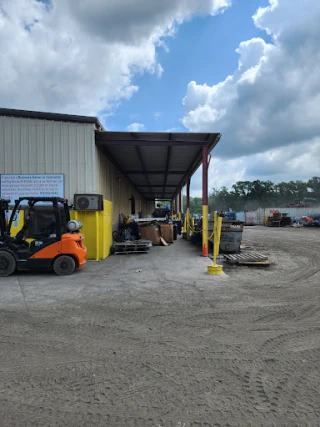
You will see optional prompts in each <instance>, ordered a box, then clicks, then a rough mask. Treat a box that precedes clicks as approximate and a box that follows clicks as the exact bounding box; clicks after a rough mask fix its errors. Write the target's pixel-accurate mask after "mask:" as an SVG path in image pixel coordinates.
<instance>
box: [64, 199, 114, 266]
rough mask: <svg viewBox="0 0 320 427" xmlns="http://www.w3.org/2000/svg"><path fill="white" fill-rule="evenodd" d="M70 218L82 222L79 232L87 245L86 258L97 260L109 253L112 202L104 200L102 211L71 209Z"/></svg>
mask: <svg viewBox="0 0 320 427" xmlns="http://www.w3.org/2000/svg"><path fill="white" fill-rule="evenodd" d="M70 217H71V219H77V220H79V221H81V222H82V224H83V227H82V229H81V232H82V233H83V234H84V237H85V241H84V244H85V245H86V247H87V250H88V253H87V258H88V259H89V260H95V261H99V260H100V259H104V258H107V257H108V256H109V255H110V248H111V246H112V203H111V202H110V201H109V200H104V204H103V211H92V212H90V211H71V212H70Z"/></svg>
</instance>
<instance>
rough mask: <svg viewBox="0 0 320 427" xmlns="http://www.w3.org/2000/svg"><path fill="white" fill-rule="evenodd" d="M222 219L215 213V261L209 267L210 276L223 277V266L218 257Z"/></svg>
mask: <svg viewBox="0 0 320 427" xmlns="http://www.w3.org/2000/svg"><path fill="white" fill-rule="evenodd" d="M221 226H222V217H220V216H219V217H218V215H217V212H215V213H214V226H213V230H214V232H213V260H212V264H211V265H208V269H207V272H208V274H213V275H221V274H222V273H223V271H222V265H219V264H217V256H218V255H219V246H220V237H221Z"/></svg>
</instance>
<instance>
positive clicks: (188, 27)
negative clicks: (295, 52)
mask: <svg viewBox="0 0 320 427" xmlns="http://www.w3.org/2000/svg"><path fill="white" fill-rule="evenodd" d="M268 4H269V1H268V0H233V3H232V7H230V8H228V9H227V10H226V11H225V12H224V13H223V14H221V15H217V16H207V17H195V18H193V19H192V20H190V21H189V22H185V23H183V24H182V25H181V26H179V27H178V28H177V32H176V34H175V36H174V37H173V38H171V37H169V38H166V39H165V43H166V46H167V47H168V49H169V51H165V49H164V48H162V47H159V48H158V50H157V56H158V61H159V62H160V64H161V65H162V67H163V69H164V72H163V74H162V76H161V77H160V78H159V77H158V76H157V75H155V74H143V75H142V76H139V77H136V78H135V79H134V80H133V83H134V84H136V85H137V86H139V91H138V92H137V93H136V94H134V95H133V97H132V98H131V99H130V100H129V101H126V102H124V103H122V105H121V106H120V107H119V108H118V109H117V110H116V111H115V112H114V115H112V116H110V117H109V118H108V119H107V120H106V122H105V123H106V125H107V128H108V129H110V130H126V128H127V126H128V125H129V124H131V123H133V122H138V123H142V124H144V125H145V128H146V130H149V131H166V130H168V129H177V131H178V130H180V129H181V130H184V131H185V130H186V128H185V127H184V126H183V124H182V123H181V119H182V117H183V114H184V110H183V105H182V100H183V97H184V96H185V94H186V87H187V85H188V83H189V82H190V81H192V80H195V81H196V82H197V83H199V84H204V83H207V84H208V85H210V86H211V85H214V84H217V83H218V82H219V81H222V80H224V79H225V78H226V77H227V76H228V75H229V74H232V73H233V71H234V70H235V69H236V68H237V65H238V58H239V55H238V54H237V53H236V52H235V49H236V48H237V47H238V45H239V44H240V42H241V41H243V40H249V39H251V38H253V37H261V38H264V39H265V40H266V41H268V40H269V39H270V37H269V36H268V35H267V34H266V32H264V31H261V30H259V29H257V28H256V27H255V26H254V23H253V20H252V16H253V15H254V13H255V12H256V10H257V9H258V7H265V6H267V5H268ZM217 131H219V129H217Z"/></svg>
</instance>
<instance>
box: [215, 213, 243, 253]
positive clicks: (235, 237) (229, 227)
mask: <svg viewBox="0 0 320 427" xmlns="http://www.w3.org/2000/svg"><path fill="white" fill-rule="evenodd" d="M242 233H243V222H242V221H230V220H226V219H224V220H223V222H222V228H221V238H220V251H221V252H225V253H234V252H239V251H240V245H241V242H242Z"/></svg>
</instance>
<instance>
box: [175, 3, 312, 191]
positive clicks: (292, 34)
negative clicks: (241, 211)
mask: <svg viewBox="0 0 320 427" xmlns="http://www.w3.org/2000/svg"><path fill="white" fill-rule="evenodd" d="M253 20H254V23H255V25H256V26H257V27H259V28H261V29H262V30H265V31H267V32H268V34H270V35H271V36H272V42H270V43H266V42H265V41H264V40H262V39H260V38H254V39H251V40H247V41H244V42H242V43H241V44H240V46H239V47H238V49H237V53H238V54H239V65H238V68H237V70H235V72H234V73H233V74H232V75H230V76H228V77H227V78H226V79H225V80H224V81H222V82H220V83H218V84H216V85H214V86H207V85H205V84H203V85H201V84H197V83H196V82H190V83H189V85H188V89H187V94H186V96H185V98H184V106H185V116H184V118H183V123H184V125H185V126H186V127H187V128H189V129H190V130H192V131H204V132H207V131H218V132H222V139H221V141H220V143H219V145H218V147H217V149H216V150H215V155H216V156H218V157H219V158H220V159H219V160H218V161H217V162H218V164H217V165H216V166H217V168H218V170H219V172H221V174H223V170H228V175H229V176H228V177H227V178H223V177H222V176H221V175H219V174H217V173H216V175H215V178H217V179H218V180H220V182H222V183H223V182H227V183H229V182H230V183H232V182H235V181H236V179H237V176H243V177H244V176H246V177H247V178H248V177H250V176H252V177H259V176H260V177H263V176H264V177H266V178H268V177H270V178H273V179H274V180H278V179H280V180H281V179H304V178H309V177H310V176H311V175H312V174H317V175H319V172H318V171H319V161H318V160H317V159H318V157H314V156H315V153H319V141H318V139H317V138H318V137H319V136H320V120H319V112H320V49H319V44H320V27H319V24H318V23H319V21H320V2H319V1H318V0H304V1H303V2H299V1H294V2H293V1H292V0H272V1H271V0H270V6H269V7H267V8H260V9H259V10H258V11H257V13H256V14H255V16H254V17H253ZM315 141H316V142H315ZM294 144H295V145H294ZM279 147H281V148H279ZM259 153H261V154H259ZM262 153H263V154H262ZM317 155H319V154H317ZM228 158H229V159H230V158H231V159H237V160H227V159H228ZM221 159H222V160H221ZM219 165H223V166H221V168H220V169H219ZM239 171H240V172H239ZM233 173H234V174H235V175H234V177H233V176H232V174H233ZM239 173H240V175H239ZM230 176H231V180H232V182H231V180H230V178H229V177H230ZM286 177H287V178H286ZM213 181H214V180H213ZM213 181H212V182H213Z"/></svg>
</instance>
